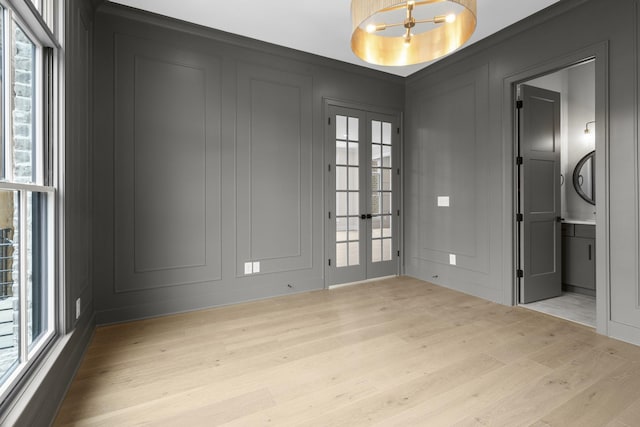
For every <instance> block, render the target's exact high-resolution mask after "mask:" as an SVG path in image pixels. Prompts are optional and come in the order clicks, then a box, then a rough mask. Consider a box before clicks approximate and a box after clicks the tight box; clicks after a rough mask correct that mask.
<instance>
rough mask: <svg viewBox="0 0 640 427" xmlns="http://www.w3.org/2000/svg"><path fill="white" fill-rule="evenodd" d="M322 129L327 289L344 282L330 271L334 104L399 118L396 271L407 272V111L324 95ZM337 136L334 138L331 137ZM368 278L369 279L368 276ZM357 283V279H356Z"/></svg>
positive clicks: (324, 271) (324, 247)
mask: <svg viewBox="0 0 640 427" xmlns="http://www.w3.org/2000/svg"><path fill="white" fill-rule="evenodd" d="M322 104H323V121H322V125H323V128H322V129H323V131H322V144H323V148H322V153H323V161H324V162H323V168H324V172H323V176H324V178H323V188H322V207H323V216H322V218H323V221H322V224H323V225H322V228H323V231H322V235H323V242H322V246H323V263H324V268H323V270H322V271H323V279H324V288H325V289H328V288H330V287H333V286H342V285H343V284H333V283H330V282H329V278H330V277H329V274H328V273H327V271H328V268H329V265H328V260H329V258H330V255H331V253H332V252H331V249H332V248H331V245H330V244H329V242H330V241H332V236H331V235H330V233H331V228H330V227H329V226H328V225H327V221H328V219H329V218H328V212H329V210H330V209H331V206H332V201H331V200H329V199H328V198H327V192H328V189H329V188H331V179H330V174H329V173H328V165H329V163H330V161H331V160H330V159H331V156H330V152H331V146H330V144H329V142H330V137H331V135H329V134H328V132H329V131H328V130H329V126H328V120H329V118H330V113H329V110H330V108H331V107H339V108H348V109H353V110H360V111H363V112H365V113H373V114H385V115H392V116H395V117H396V119H397V121H398V126H399V127H400V135H399V137H398V144H399V147H398V150H397V153H398V154H397V157H398V160H397V162H398V167H399V168H400V175H397V177H398V178H397V179H398V187H397V190H396V191H397V198H398V201H397V203H398V205H397V206H398V209H400V215H399V216H397V218H398V219H397V222H398V224H397V244H396V246H397V248H398V250H399V251H400V256H398V257H397V265H396V273H395V274H396V275H400V274H402V273H403V272H404V252H405V251H404V226H403V223H404V221H403V217H404V185H403V181H404V180H403V176H404V122H403V119H404V114H403V112H402V111H400V110H396V109H393V108H389V107H383V106H379V105H371V104H365V103H358V102H352V101H346V100H341V99H336V98H330V97H323V98H322ZM333 139H335V138H331V141H332V140H333ZM394 250H395V248H394ZM370 280H378V278H375V279H370ZM365 281H368V280H365ZM354 283H358V282H354Z"/></svg>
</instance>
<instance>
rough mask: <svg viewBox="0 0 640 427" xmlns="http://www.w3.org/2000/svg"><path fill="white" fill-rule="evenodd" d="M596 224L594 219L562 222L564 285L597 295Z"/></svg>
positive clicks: (574, 289)
mask: <svg viewBox="0 0 640 427" xmlns="http://www.w3.org/2000/svg"><path fill="white" fill-rule="evenodd" d="M595 276H596V225H595V222H593V221H579V220H570V219H569V220H564V221H563V223H562V285H563V288H565V290H567V291H571V292H577V293H581V294H586V295H592V296H595V294H596V293H595V292H596V277H595Z"/></svg>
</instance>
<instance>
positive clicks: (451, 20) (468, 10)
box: [351, 0, 476, 66]
mask: <svg viewBox="0 0 640 427" xmlns="http://www.w3.org/2000/svg"><path fill="white" fill-rule="evenodd" d="M438 3H449V5H448V6H451V8H452V10H457V12H452V11H449V12H448V13H440V14H436V15H434V16H433V17H429V18H424V19H422V18H420V16H424V14H425V13H429V11H431V12H433V10H435V11H438V12H442V11H443V8H442V7H441V6H442V5H438ZM445 6H446V5H445ZM403 10H404V11H405V12H406V13H405V14H403V15H404V16H405V18H404V20H403V21H402V22H393V21H394V20H399V19H400V17H399V16H398V13H402V11H403ZM398 11H400V12H398ZM418 12H420V14H418ZM423 12H425V13H423ZM416 17H418V18H416ZM386 19H389V20H391V22H392V23H387V22H384V21H385V20H386ZM351 20H352V23H353V33H352V35H351V49H352V50H353V52H354V53H355V54H356V55H357V56H358V57H360V58H361V59H363V60H365V61H367V62H369V63H371V64H377V65H392V66H401V65H411V64H417V63H420V62H426V61H431V60H433V59H436V58H440V57H441V56H444V55H447V54H448V53H451V52H453V51H454V50H456V49H457V48H459V47H460V46H462V45H463V44H464V43H465V42H466V41H467V40H469V37H471V34H473V32H474V31H475V29H476V0H422V1H420V0H406V1H399V0H352V1H351ZM395 27H398V28H400V27H403V29H402V34H396V35H394V34H393V29H394V28H395ZM389 29H391V31H388V32H386V33H387V34H386V35H384V34H383V32H385V30H389ZM414 30H415V31H416V32H415V33H414ZM417 30H421V31H420V32H417Z"/></svg>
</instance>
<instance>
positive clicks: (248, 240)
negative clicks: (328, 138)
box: [236, 63, 312, 275]
mask: <svg viewBox="0 0 640 427" xmlns="http://www.w3.org/2000/svg"><path fill="white" fill-rule="evenodd" d="M311 97H312V79H311V78H310V77H307V76H304V75H299V74H293V73H287V72H283V71H278V70H274V69H270V68H265V67H260V66H255V65H250V64H242V63H241V64H239V65H238V104H237V108H238V111H237V118H238V122H237V177H236V178H237V193H236V197H237V211H238V216H237V218H238V223H237V245H238V246H237V254H238V259H237V269H238V274H239V275H243V274H244V267H243V266H244V263H246V262H249V261H251V262H256V261H259V262H260V263H261V266H260V272H261V273H270V272H278V271H286V270H296V269H301V268H309V267H311V252H312V251H311V243H312V215H311V202H312V187H311V153H312V128H311V126H312V120H311V117H312V104H311V99H312V98H311Z"/></svg>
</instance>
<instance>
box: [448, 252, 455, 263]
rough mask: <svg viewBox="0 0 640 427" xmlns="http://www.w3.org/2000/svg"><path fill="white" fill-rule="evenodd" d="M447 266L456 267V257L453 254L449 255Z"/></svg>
mask: <svg viewBox="0 0 640 427" xmlns="http://www.w3.org/2000/svg"><path fill="white" fill-rule="evenodd" d="M449 264H451V265H456V256H455V255H454V254H449Z"/></svg>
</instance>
